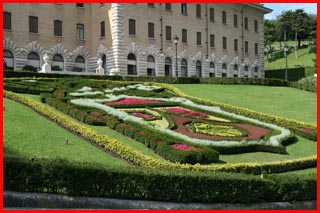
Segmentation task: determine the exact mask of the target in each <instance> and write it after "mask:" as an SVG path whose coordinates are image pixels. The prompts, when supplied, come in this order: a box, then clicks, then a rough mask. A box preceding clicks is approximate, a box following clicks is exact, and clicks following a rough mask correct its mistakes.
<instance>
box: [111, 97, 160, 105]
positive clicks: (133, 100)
mask: <svg viewBox="0 0 320 213" xmlns="http://www.w3.org/2000/svg"><path fill="white" fill-rule="evenodd" d="M150 103H161V101H154V100H142V99H137V98H125V99H122V100H120V101H113V102H107V103H106V105H114V104H150Z"/></svg>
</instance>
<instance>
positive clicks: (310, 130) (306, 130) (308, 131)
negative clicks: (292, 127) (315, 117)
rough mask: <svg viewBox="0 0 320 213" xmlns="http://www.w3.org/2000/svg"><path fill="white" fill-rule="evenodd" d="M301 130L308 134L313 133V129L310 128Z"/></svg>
mask: <svg viewBox="0 0 320 213" xmlns="http://www.w3.org/2000/svg"><path fill="white" fill-rule="evenodd" d="M300 130H302V131H304V132H306V133H311V132H312V129H308V128H300Z"/></svg>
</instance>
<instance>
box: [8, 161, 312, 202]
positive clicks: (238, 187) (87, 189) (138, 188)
mask: <svg viewBox="0 0 320 213" xmlns="http://www.w3.org/2000/svg"><path fill="white" fill-rule="evenodd" d="M4 171H5V172H4V189H5V190H12V191H24V192H49V193H50V192H51V193H60V194H68V195H73V196H95V197H108V198H121V199H133V200H135V199H138V200H155V201H170V202H188V203H190V202H199V203H216V202H217V203H256V202H265V201H268V202H269V201H277V202H281V201H296V200H314V199H316V188H317V187H316V186H317V185H316V183H317V180H316V175H315V174H314V173H312V174H310V175H292V174H283V175H265V176H264V177H263V178H261V177H260V176H254V175H245V174H230V173H222V172H218V173H212V172H194V171H193V172H191V171H173V170H154V169H144V168H138V167H134V168H113V167H108V168H106V167H103V166H102V165H97V164H89V163H83V162H81V163H79V162H68V161H67V160H64V159H35V160H33V161H31V160H29V159H25V158H24V159H22V158H16V157H6V158H5V161H4Z"/></svg>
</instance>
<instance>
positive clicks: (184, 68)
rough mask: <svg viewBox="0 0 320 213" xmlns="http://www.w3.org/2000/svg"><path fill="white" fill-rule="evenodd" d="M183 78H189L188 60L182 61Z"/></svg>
mask: <svg viewBox="0 0 320 213" xmlns="http://www.w3.org/2000/svg"><path fill="white" fill-rule="evenodd" d="M181 76H184V77H186V76H188V63H187V61H186V59H182V61H181Z"/></svg>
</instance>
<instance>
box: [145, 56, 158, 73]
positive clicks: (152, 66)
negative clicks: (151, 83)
mask: <svg viewBox="0 0 320 213" xmlns="http://www.w3.org/2000/svg"><path fill="white" fill-rule="evenodd" d="M147 75H148V76H155V75H156V63H155V62H154V58H153V56H151V55H149V56H148V58H147Z"/></svg>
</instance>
